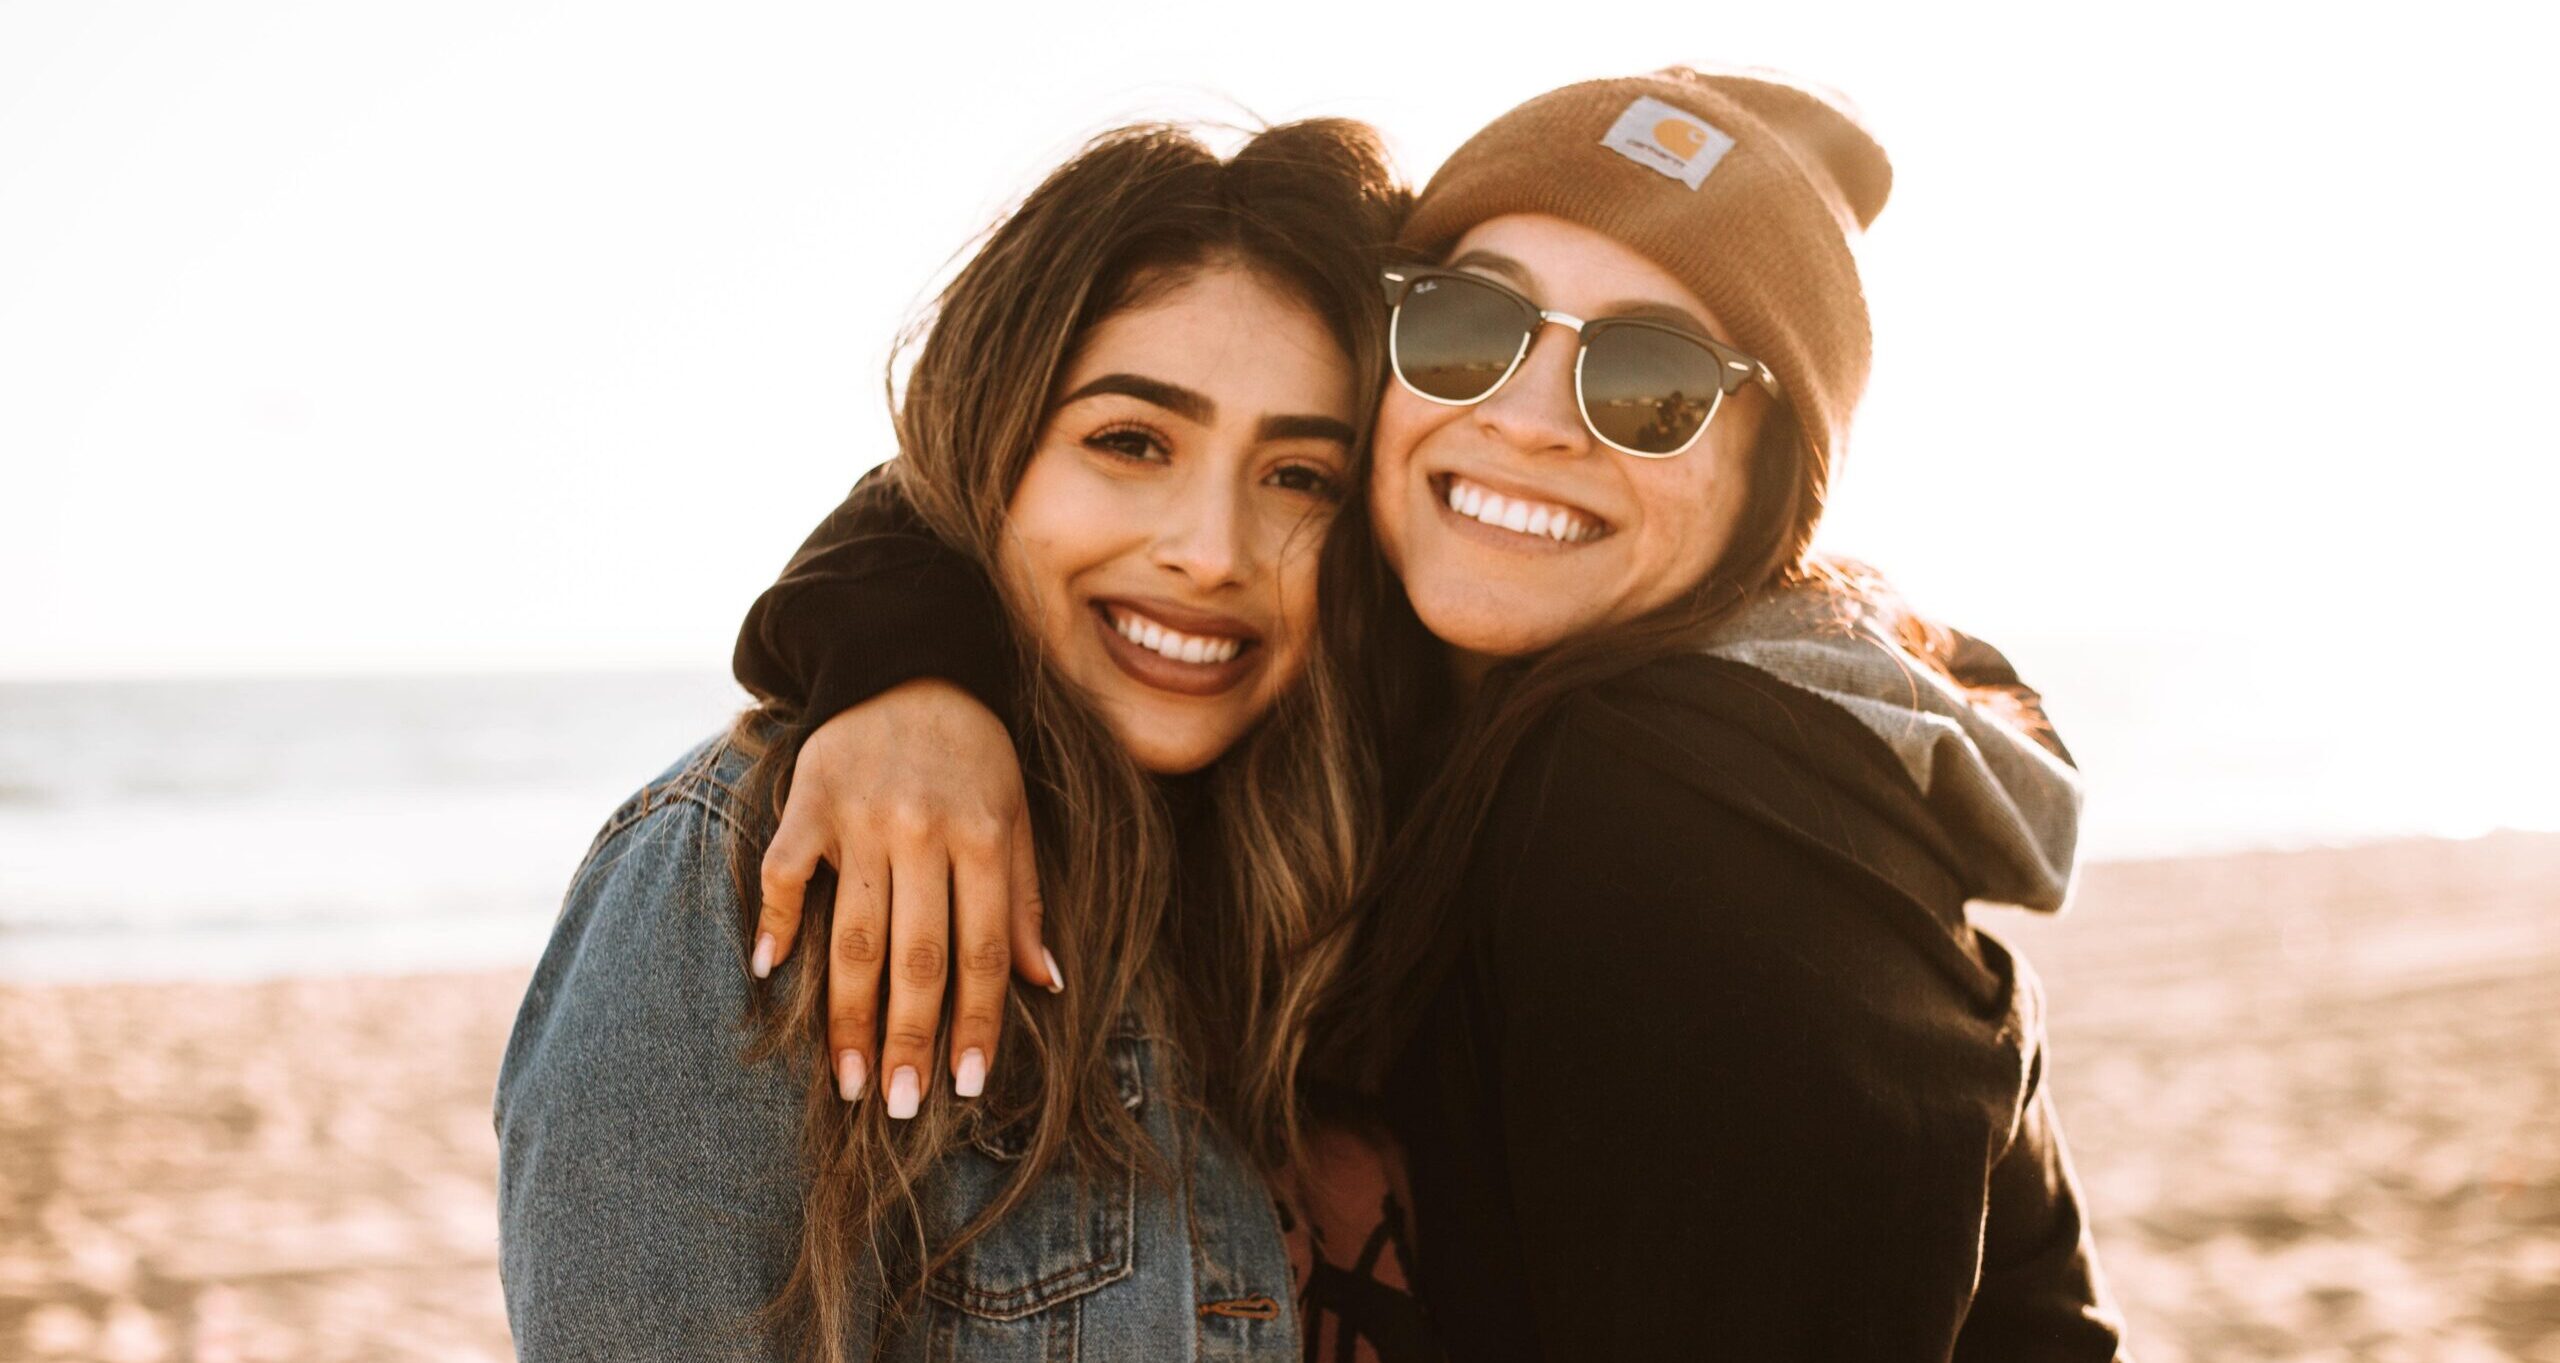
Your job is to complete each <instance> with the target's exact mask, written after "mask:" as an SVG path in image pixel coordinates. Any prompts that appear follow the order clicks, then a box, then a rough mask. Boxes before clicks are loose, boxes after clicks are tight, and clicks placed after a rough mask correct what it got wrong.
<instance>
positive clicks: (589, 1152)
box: [496, 738, 1299, 1363]
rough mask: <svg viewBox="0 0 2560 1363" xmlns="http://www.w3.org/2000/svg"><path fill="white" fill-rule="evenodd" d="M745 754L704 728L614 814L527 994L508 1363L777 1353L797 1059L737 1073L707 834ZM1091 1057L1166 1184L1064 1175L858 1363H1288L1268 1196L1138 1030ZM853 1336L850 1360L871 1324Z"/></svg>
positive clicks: (722, 863)
mask: <svg viewBox="0 0 2560 1363" xmlns="http://www.w3.org/2000/svg"><path fill="white" fill-rule="evenodd" d="M746 767H747V760H746V759H745V758H744V757H743V756H742V755H741V754H739V753H738V752H737V750H736V749H734V748H733V747H731V746H730V745H729V744H727V743H726V742H724V741H722V740H721V739H718V738H714V739H711V740H709V741H706V742H704V743H703V744H701V745H699V746H697V747H695V748H694V749H693V750H692V751H691V752H689V753H687V754H686V755H685V756H684V757H683V758H682V759H680V760H679V761H677V762H676V763H675V765H673V766H672V767H670V768H668V769H667V771H666V772H665V773H663V774H662V775H661V776H660V777H659V778H658V779H657V780H655V781H653V782H651V783H650V784H649V785H648V786H646V787H644V788H643V789H642V790H640V791H639V792H638V793H637V794H635V795H633V796H632V797H631V798H630V799H629V800H627V801H625V802H624V803H623V805H622V807H621V808H620V809H618V810H616V811H615V812H614V814H613V817H612V818H611V819H609V820H608V821H607V822H606V823H605V826H604V828H603V830H602V831H601V832H600V833H598V834H597V836H596V839H595V842H594V844H593V845H592V846H591V847H590V848H589V849H588V851H587V856H586V860H585V862H584V863H583V864H581V865H580V866H579V868H578V871H577V874H576V876H575V878H574V879H573V880H572V881H571V883H570V888H569V894H568V900H567V903H566V906H565V907H564V908H563V910H562V912H561V915H560V919H559V922H558V924H557V925H556V926H555V927H554V928H553V929H552V934H551V943H550V946H549V948H548V949H547V950H545V951H544V953H543V956H542V962H541V964H540V966H539V967H537V968H536V970H535V972H534V976H533V980H532V983H531V985H530V986H529V987H528V988H527V990H526V992H525V999H524V1005H523V1007H522V1009H521V1010H520V1011H519V1013H518V1014H517V1017H516V1024H515V1030H514V1033H513V1035H512V1036H510V1037H509V1039H508V1042H507V1051H506V1057H505V1060H504V1063H503V1065H502V1067H501V1069H500V1071H499V1075H498V1089H497V1099H496V1120H497V1129H498V1146H499V1168H498V1228H499V1240H500V1272H501V1275H502V1277H503V1279H504V1283H505V1287H506V1297H507V1316H508V1320H509V1322H510V1324H511V1326H512V1327H513V1329H514V1332H515V1342H516V1348H517V1351H518V1354H519V1356H520V1357H521V1358H522V1359H524V1360H525V1363H549V1361H550V1360H555V1359H591V1358H592V1359H615V1360H627V1359H658V1358H664V1359H679V1358H680V1359H714V1358H717V1359H759V1360H761V1359H778V1358H781V1357H783V1356H784V1355H785V1350H784V1349H783V1348H782V1347H780V1346H779V1345H778V1343H777V1342H776V1341H774V1340H772V1339H770V1338H768V1337H765V1336H763V1335H760V1334H758V1333H757V1332H755V1331H754V1330H753V1328H752V1324H751V1318H752V1316H753V1314H754V1313H755V1311H756V1310H757V1309H758V1308H759V1307H761V1306H763V1305H764V1304H765V1303H766V1302H768V1301H770V1300H771V1299H772V1298H773V1297H774V1295H775V1294H776V1292H777V1291H778V1290H779V1289H780V1288H781V1286H782V1283H783V1281H784V1278H785V1276H786V1275H787V1274H788V1273H789V1271H790V1268H791V1264H792V1262H793V1259H794V1257H795V1251H796V1249H797V1246H798V1243H799V1234H800V1217H801V1208H802V1205H803V1196H804V1193H805V1189H806V1186H807V1180H808V1177H809V1175H808V1170H807V1168H806V1166H805V1164H804V1162H803V1161H802V1158H801V1155H800V1150H799V1133H800V1126H801V1120H802V1111H803V1104H804V1102H805V1095H806V1085H807V1083H808V1081H809V1076H810V1073H811V1070H810V1068H809V1066H810V1065H811V1064H812V1063H814V1060H815V1057H814V1056H799V1057H794V1058H792V1059H789V1060H781V1059H777V1060H774V1061H771V1062H768V1063H765V1064H761V1065H755V1066H749V1065H747V1064H745V1063H744V1062H743V1061H742V1059H741V1053H742V1051H743V1049H744V1046H745V1043H746V1039H747V1038H746V1033H745V1031H744V1029H743V1025H742V1024H743V1019H744V1017H745V1011H746V1005H747V999H748V984H749V980H748V977H747V972H746V967H745V965H744V962H745V960H746V951H745V948H744V946H743V944H742V941H741V938H742V936H743V933H744V928H743V924H742V915H741V912H740V904H739V901H738V897H737V894H736V892H735V889H734V888H733V886H732V883H731V880H730V876H729V869H728V849H727V843H728V838H729V836H730V830H731V827H732V825H733V823H734V821H735V819H736V817H737V815H736V813H735V806H736V803H737V801H738V798H739V797H738V795H737V792H736V783H737V781H738V780H739V778H740V777H741V776H742V775H743V773H744V772H745V770H746ZM809 955H810V953H809V952H808V951H806V950H803V951H801V952H798V953H795V955H794V958H793V962H794V963H796V962H797V961H800V960H805V959H807V958H808V956H809ZM794 963H785V965H783V966H782V967H781V968H780V970H777V972H776V979H777V980H780V979H782V978H783V976H782V975H781V971H783V970H790V969H794V968H796V965H795V964H794ZM1113 1044H1114V1046H1115V1047H1116V1050H1115V1052H1114V1059H1115V1062H1116V1063H1117V1065H1118V1067H1119V1073H1120V1079H1121V1085H1122V1093H1123V1098H1124V1101H1126V1102H1128V1103H1129V1104H1130V1106H1132V1107H1133V1108H1136V1109H1138V1110H1139V1111H1140V1113H1141V1120H1142V1122H1143V1125H1144V1127H1145V1129H1146V1132H1147V1135H1148V1137H1149V1139H1150V1140H1152V1141H1153V1142H1155V1144H1156V1147H1157V1149H1158V1150H1159V1151H1160V1152H1162V1153H1164V1154H1165V1155H1166V1156H1167V1157H1168V1163H1169V1167H1171V1168H1173V1169H1175V1170H1177V1171H1178V1172H1179V1173H1180V1175H1181V1177H1179V1178H1176V1179H1174V1180H1171V1181H1170V1182H1171V1186H1169V1187H1168V1186H1165V1184H1166V1181H1165V1180H1156V1179H1149V1178H1146V1177H1144V1176H1142V1175H1141V1174H1140V1173H1139V1172H1138V1171H1137V1170H1135V1169H1125V1168H1124V1169H1115V1170H1111V1171H1108V1172H1107V1173H1106V1174H1105V1175H1104V1176H1102V1177H1101V1178H1099V1179H1087V1178H1084V1177H1081V1176H1080V1175H1079V1174H1077V1173H1076V1172H1075V1171H1074V1170H1073V1169H1072V1168H1070V1167H1067V1166H1063V1165H1062V1166H1061V1167H1060V1168H1059V1169H1057V1170H1056V1171H1054V1172H1053V1173H1052V1174H1050V1175H1049V1176H1048V1177H1047V1178H1046V1179H1045V1180H1044V1181H1043V1182H1042V1183H1041V1184H1040V1185H1039V1186H1037V1187H1035V1188H1034V1189H1033V1190H1032V1191H1031V1193H1030V1195H1029V1197H1028V1198H1027V1199H1026V1200H1025V1201H1024V1202H1023V1203H1022V1204H1021V1205H1020V1206H1018V1207H1017V1208H1016V1209H1015V1210H1014V1211H1013V1212H1012V1213H1011V1214H1010V1215H1009V1216H1007V1217H1006V1218H1005V1220H1004V1221H1002V1222H1001V1223H999V1224H998V1225H996V1226H995V1227H994V1228H993V1229H992V1230H991V1231H990V1232H988V1234H987V1235H986V1236H985V1237H983V1238H982V1239H979V1240H977V1241H976V1242H974V1243H972V1244H971V1245H970V1246H969V1247H968V1249H967V1250H966V1251H965V1252H964V1253H963V1254H962V1255H961V1256H959V1258H958V1260H957V1262H955V1263H954V1264H953V1265H951V1266H950V1267H949V1268H947V1269H945V1270H943V1271H942V1272H940V1273H938V1274H936V1275H935V1276H934V1278H933V1279H932V1280H931V1282H929V1283H928V1284H927V1285H926V1294H925V1298H926V1299H925V1304H924V1306H923V1308H922V1309H921V1310H920V1311H918V1312H917V1313H916V1314H915V1315H913V1316H911V1317H910V1318H909V1319H908V1321H907V1322H906V1323H905V1324H904V1325H902V1327H901V1328H900V1330H899V1332H898V1333H897V1334H896V1335H895V1336H893V1337H892V1339H891V1340H890V1343H889V1345H888V1347H887V1349H886V1351H885V1352H884V1353H883V1354H882V1355H881V1357H883V1358H884V1359H894V1360H902V1361H904V1360H919V1361H920V1360H926V1359H971V1360H1006V1359H1021V1360H1055V1359H1120V1358H1133V1359H1134V1358H1144V1359H1197V1360H1234V1361H1235V1363H1247V1361H1248V1360H1251V1361H1261V1360H1269V1361H1270V1363H1279V1361H1280V1360H1290V1361H1291V1363H1294V1360H1296V1359H1297V1358H1298V1357H1299V1344H1298V1320H1297V1308H1296V1305H1295V1303H1294V1302H1293V1300H1292V1297H1291V1290H1290V1272H1289V1264H1288V1260H1287V1257H1286V1254H1285V1252H1284V1250H1283V1248H1282V1243H1281V1238H1280V1227H1279V1223H1278V1219H1277V1216H1276V1214H1275V1212H1274V1210H1273V1206H1272V1201H1271V1196H1270V1193H1269V1191H1268V1189H1267V1188H1266V1187H1265V1186H1264V1184H1263V1182H1262V1180H1261V1179H1260V1178H1259V1177H1258V1176H1257V1175H1256V1174H1255V1173H1254V1172H1253V1170H1252V1168H1251V1166H1250V1165H1249V1164H1248V1163H1247V1161H1246V1160H1245V1159H1244V1158H1243V1156H1242V1155H1241V1153H1240V1152H1238V1151H1237V1150H1236V1149H1235V1147H1234V1146H1233V1145H1232V1144H1231V1143H1229V1142H1227V1141H1225V1140H1223V1139H1222V1138H1219V1137H1218V1136H1216V1135H1215V1134H1214V1133H1213V1132H1211V1131H1210V1130H1208V1129H1206V1128H1205V1127H1204V1126H1202V1124H1200V1123H1199V1122H1197V1121H1195V1120H1192V1119H1191V1118H1190V1117H1188V1116H1187V1115H1186V1109H1185V1106H1184V1105H1182V1104H1178V1103H1174V1102H1170V1101H1167V1094H1166V1091H1165V1088H1164V1085H1165V1084H1166V1083H1167V1082H1168V1081H1169V1070H1170V1065H1169V1062H1168V1056H1167V1055H1166V1054H1165V1053H1163V1052H1162V1051H1161V1050H1160V1048H1159V1047H1158V1045H1157V1044H1156V1043H1154V1042H1152V1041H1149V1040H1147V1039H1145V1038H1143V1037H1140V1036H1137V1035H1134V1034H1133V1035H1129V1036H1124V1037H1123V1038H1121V1039H1119V1040H1117V1041H1115V1042H1114V1043H1113ZM1003 1137H1004V1133H1002V1132H997V1133H994V1134H991V1135H989V1136H987V1137H983V1138H981V1139H980V1140H979V1141H978V1142H976V1143H975V1144H974V1145H972V1146H969V1147H964V1148H962V1149H961V1150H959V1151H957V1152H956V1153H954V1154H952V1155H951V1156H949V1157H948V1158H947V1159H946V1160H945V1161H944V1162H943V1164H942V1165H941V1167H940V1170H939V1176H938V1177H937V1178H935V1179H934V1180H932V1181H930V1182H929V1183H928V1184H927V1185H926V1186H925V1188H923V1189H922V1190H921V1192H922V1198H923V1203H924V1211H925V1216H926V1218H927V1222H928V1225H929V1227H931V1228H932V1230H934V1231H936V1232H940V1233H948V1232H949V1231H950V1230H951V1229H953V1228H956V1227H958V1226H960V1225H962V1224H964V1223H965V1222H966V1221H967V1220H968V1219H969V1218H970V1216H971V1215H972V1214H973V1213H974V1212H975V1210H976V1209H977V1208H979V1207H981V1206H983V1205H985V1202H986V1200H987V1199H988V1198H989V1197H991V1196H992V1195H993V1194H994V1193H995V1191H996V1190H997V1188H998V1187H999V1186H1000V1185H1001V1183H1002V1181H1003V1177H1004V1166H1005V1162H1006V1161H1007V1160H1009V1159H1012V1158H1018V1157H1019V1150H1018V1149H1015V1148H1013V1147H1011V1146H1009V1145H1008V1144H1007V1142H1006V1141H1005V1140H1004V1138H1003ZM860 1295H862V1296H863V1299H866V1300H868V1299H869V1296H870V1294H860ZM854 1335H855V1336H856V1337H854V1338H849V1339H848V1341H847V1343H848V1346H849V1347H851V1348H853V1349H854V1356H855V1357H863V1356H865V1354H866V1353H867V1352H868V1343H869V1323H868V1322H867V1321H865V1322H862V1323H860V1324H858V1325H857V1327H856V1329H855V1331H854Z"/></svg>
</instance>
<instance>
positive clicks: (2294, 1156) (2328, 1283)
mask: <svg viewBox="0 0 2560 1363" xmlns="http://www.w3.org/2000/svg"><path fill="white" fill-rule="evenodd" d="M1986 922H1987V924H1988V925H1989V926H1990V927H1991V928H1992V930H1993V931H1995V932H1998V933H2000V934H2001V935H2002V936H2004V937H2006V938H2007V939H2008V940H2009V941H2010V942H2012V943H2013V944H2015V945H2016V946H2018V947H2020V948H2021V949H2022V950H2023V951H2025V952H2026V954H2027V955H2028V956H2029V957H2030V958H2031V959H2032V960H2033V961H2034V963H2035V965H2036V968H2037V970H2038V971H2039V972H2040V973H2041V974H2042V975H2043V977H2044V979H2045V982H2046V985H2047V987H2048V990H2049V991H2050V995H2051V999H2052V1036H2053V1045H2054V1066H2055V1069H2054V1072H2053V1076H2052V1082H2053V1084H2054V1085H2055V1088H2056V1091H2057V1096H2058V1097H2059V1099H2060V1102H2061V1104H2062V1110H2063V1120H2064V1123H2065V1126H2066V1128H2067V1129H2068V1132H2069V1135H2070V1138H2071V1142H2072V1148H2073V1154H2074V1158H2075V1160H2076V1161H2077V1163H2078V1166H2079V1169H2080V1173H2081V1177H2082V1179H2083V1181H2084V1183H2085V1185H2086V1187H2087V1189H2088V1191H2089V1193H2090V1195H2091V1197H2092V1198H2093V1200H2094V1203H2095V1212H2096V1225H2097V1232H2098V1239H2099V1249H2100V1254H2101V1257H2102V1259H2103V1261H2104V1263H2105V1265H2106V1268H2107V1271H2108V1273H2109V1276H2110V1278H2111V1280H2112V1282H2113V1285H2114V1287H2115V1290H2116V1294H2117V1296H2118V1298H2119V1299H2120V1300H2121V1302H2122V1303H2123V1305H2124V1307H2125V1311H2126V1314H2127V1316H2128V1317H2129V1319H2130V1320H2131V1322H2132V1328H2133V1342H2134V1345H2135V1349H2136V1352H2137V1356H2138V1357H2140V1358H2142V1359H2144V1360H2146V1361H2147V1363H2184V1361H2186V1360H2207V1359H2212V1360H2221V1359H2283V1360H2303V1361H2304V1363H2309V1361H2310V1360H2323V1361H2326V1360H2345V1359H2360V1360H2363V1359H2369V1360H2403V1359H2405V1360H2413V1361H2415V1360H2425V1361H2426V1363H2466V1361H2467V1360H2473V1359H2479V1360H2492V1359H2497V1360H2509V1359H2513V1360H2527V1361H2528V1363H2560V836H2538V835H2537V836H2528V835H2517V834H2509V835H2501V836H2498V837H2493V838H2486V839H2480V840H2476V841H2470V842H2412V843H2401V844H2393V845H2388V846H2381V847H2371V848H2362V849H2355V850H2350V851H2323V852H2304V853H2274V854H2252V855H2246V856H2236V857H2219V858H2199V859H2187V860H2178V861H2164V862H2150V863H2131V864H2123V865H2113V866H2100V867H2095V868H2092V869H2091V870H2090V871H2089V872H2088V873H2087V875H2086V877H2085V879H2084V883H2083V885H2082V887H2081V892H2080V894H2079V897H2078V899H2077V900H2076V901H2075V904H2074V907H2073V908H2072V910H2071V912H2070V913H2069V914H2068V915H2067V916H2066V917H2064V918H2062V919H2060V920H2058V921H2049V920H2026V919H2021V918H2019V917H2018V916H2016V915H2011V914H2005V913H2004V914H1993V915H1989V916H1987V918H1986ZM523 978H524V977H523V974H522V973H521V972H502V973H495V974H479V975H446V976H419V977H395V978H363V979H355V978H349V979H314V980H293V981H280V982H275V983H265V984H253V985H100V986H69V987H0V1358H9V1359H18V1358H24V1359H31V1360H32V1359H57V1358H60V1359H72V1358H84V1359H85V1358H94V1359H106V1360H137V1361H138V1360H157V1359H196V1360H207V1361H208V1363H212V1361H216V1360H263V1359H277V1360H285V1359H290V1360H297V1363H301V1361H305V1360H307V1361H309V1363H321V1361H323V1360H340V1359H344V1360H407V1359H457V1360H460V1359H484V1358H486V1359H503V1358H506V1357H508V1356H509V1353H510V1350H509V1348H508V1341H507V1329H506V1316H505V1311H504V1307H503V1304H502V1302H501V1299H500V1297H499V1292H498V1283H497V1273H496V1249H497V1247H496V1230H495V1223H496V1222H495V1217H496V1213H495V1192H494V1178H495V1169H496V1159H497V1153H496V1147H495V1141H494V1138H493V1136H492V1134H491V1131H490V1124H489V1095H490V1090H491V1087H492V1085H493V1083H494V1081H495V1077H496V1072H497V1064H498V1056H499V1052H500V1049H501V1048H502V1046H503V1045H504V1043H505V1039H506V1032H507V1027H508V1025H509V1023H510V1021H511V1019H512V1017H513V1014H514V1011H515V1006H516V1002H517V999H518V997H519V995H520V993H521V991H522V988H523Z"/></svg>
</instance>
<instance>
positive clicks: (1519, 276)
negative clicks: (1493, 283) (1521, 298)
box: [1440, 250, 1538, 293]
mask: <svg viewBox="0 0 2560 1363" xmlns="http://www.w3.org/2000/svg"><path fill="white" fill-rule="evenodd" d="M1469 267H1473V268H1475V269H1479V270H1491V271H1492V272H1494V273H1495V274H1498V275H1508V276H1509V277H1510V279H1511V282H1512V283H1514V284H1517V285H1519V286H1520V291H1521V292H1523V293H1534V292H1535V291H1536V289H1537V287H1538V277H1537V276H1536V275H1533V274H1531V273H1529V267H1528V266H1526V265H1523V264H1521V263H1520V262H1519V261H1516V260H1513V259H1512V258H1511V257H1509V256H1506V255H1503V254H1501V253H1500V252H1497V251H1486V250H1474V251H1469V252H1467V253H1466V254H1465V255H1462V256H1460V257H1458V258H1457V259H1456V260H1453V261H1450V262H1449V263H1448V264H1446V265H1443V266H1441V267H1440V268H1441V269H1444V270H1464V269H1467V268H1469Z"/></svg>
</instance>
